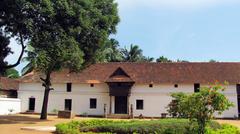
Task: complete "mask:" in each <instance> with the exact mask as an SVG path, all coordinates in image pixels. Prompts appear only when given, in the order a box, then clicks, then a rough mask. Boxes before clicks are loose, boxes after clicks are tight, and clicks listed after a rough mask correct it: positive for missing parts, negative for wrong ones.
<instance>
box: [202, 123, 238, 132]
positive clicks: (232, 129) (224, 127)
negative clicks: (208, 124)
mask: <svg viewBox="0 0 240 134" xmlns="http://www.w3.org/2000/svg"><path fill="white" fill-rule="evenodd" d="M207 134H240V131H239V129H238V128H237V127H235V126H232V125H229V124H223V125H222V127H221V128H220V129H217V130H213V129H211V128H207Z"/></svg>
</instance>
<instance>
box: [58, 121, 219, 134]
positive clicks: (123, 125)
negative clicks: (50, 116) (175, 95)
mask: <svg viewBox="0 0 240 134" xmlns="http://www.w3.org/2000/svg"><path fill="white" fill-rule="evenodd" d="M209 127H211V128H213V129H218V128H221V126H220V125H219V124H218V123H216V122H211V125H209ZM196 128H197V123H192V124H190V123H189V121H188V120H187V119H161V120H150V121H146V120H130V121H127V120H117V121H116V120H115V121H114V120H85V121H80V122H76V121H73V122H70V123H67V124H59V125H57V133H58V134H77V133H78V132H95V133H100V132H101V133H118V134H132V133H140V134H145V133H152V134H153V133H154V134H193V133H197V129H196Z"/></svg>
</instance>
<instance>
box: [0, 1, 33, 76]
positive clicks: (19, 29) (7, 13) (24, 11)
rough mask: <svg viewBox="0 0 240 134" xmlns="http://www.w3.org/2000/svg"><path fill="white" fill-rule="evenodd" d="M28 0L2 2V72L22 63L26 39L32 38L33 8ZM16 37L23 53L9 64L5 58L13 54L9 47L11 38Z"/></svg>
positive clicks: (0, 32) (0, 59)
mask: <svg viewBox="0 0 240 134" xmlns="http://www.w3.org/2000/svg"><path fill="white" fill-rule="evenodd" d="M29 5H30V2H28V1H27V0H2V1H1V4H0V68H1V70H0V74H3V73H4V72H5V71H6V69H9V68H13V67H16V66H17V65H18V64H20V60H21V58H22V56H23V52H24V49H25V47H26V45H25V43H24V41H27V40H28V39H30V37H31V34H32V29H33V27H32V26H33V21H32V18H31V17H29V16H31V13H32V12H31V10H33V8H32V7H31V6H29ZM11 37H14V38H15V39H16V40H17V43H18V44H19V45H20V46H19V49H21V53H20V55H19V57H17V61H16V62H15V63H14V64H11V65H9V64H7V62H6V61H5V58H6V56H7V55H9V54H12V53H13V52H11V49H10V48H9V46H8V45H9V42H10V40H9V39H10V38H11Z"/></svg>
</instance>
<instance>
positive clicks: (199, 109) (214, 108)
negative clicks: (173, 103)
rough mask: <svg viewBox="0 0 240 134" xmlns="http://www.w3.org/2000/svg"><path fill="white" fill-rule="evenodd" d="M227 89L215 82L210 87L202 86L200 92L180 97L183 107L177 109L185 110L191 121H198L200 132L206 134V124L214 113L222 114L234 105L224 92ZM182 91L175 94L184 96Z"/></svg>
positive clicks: (180, 105)
mask: <svg viewBox="0 0 240 134" xmlns="http://www.w3.org/2000/svg"><path fill="white" fill-rule="evenodd" d="M224 90H225V87H223V86H222V85H221V84H219V83H215V84H214V85H212V86H209V87H202V88H200V92H198V93H193V94H190V95H185V96H186V97H180V98H181V99H179V103H178V104H179V106H178V107H181V109H177V110H179V111H177V112H183V114H184V115H186V116H187V117H188V118H189V120H190V122H197V123H198V133H199V134H204V133H205V128H206V124H207V123H208V122H209V121H210V120H211V119H212V118H213V115H214V113H218V114H222V112H223V111H225V110H228V109H229V108H230V107H232V106H233V103H232V102H230V101H229V100H228V99H227V98H226V96H225V95H224V94H223V93H222V91H224ZM181 94H182V93H178V94H176V95H174V96H173V97H174V98H177V97H176V96H178V97H179V96H183V95H181Z"/></svg>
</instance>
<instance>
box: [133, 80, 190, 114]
mask: <svg viewBox="0 0 240 134" xmlns="http://www.w3.org/2000/svg"><path fill="white" fill-rule="evenodd" d="M193 89H194V88H193V85H180V84H179V85H178V88H175V87H174V84H161V85H156V84H154V85H153V87H152V88H151V87H149V85H147V84H145V85H135V86H133V88H132V90H131V96H130V103H131V104H133V109H134V112H133V114H134V116H139V115H140V114H142V115H143V116H147V117H161V113H167V110H166V107H167V105H168V104H169V103H170V102H171V100H172V98H171V96H170V94H171V93H173V92H185V93H192V92H194V90H193ZM138 99H141V100H143V103H144V104H143V110H137V109H136V100H138Z"/></svg>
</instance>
